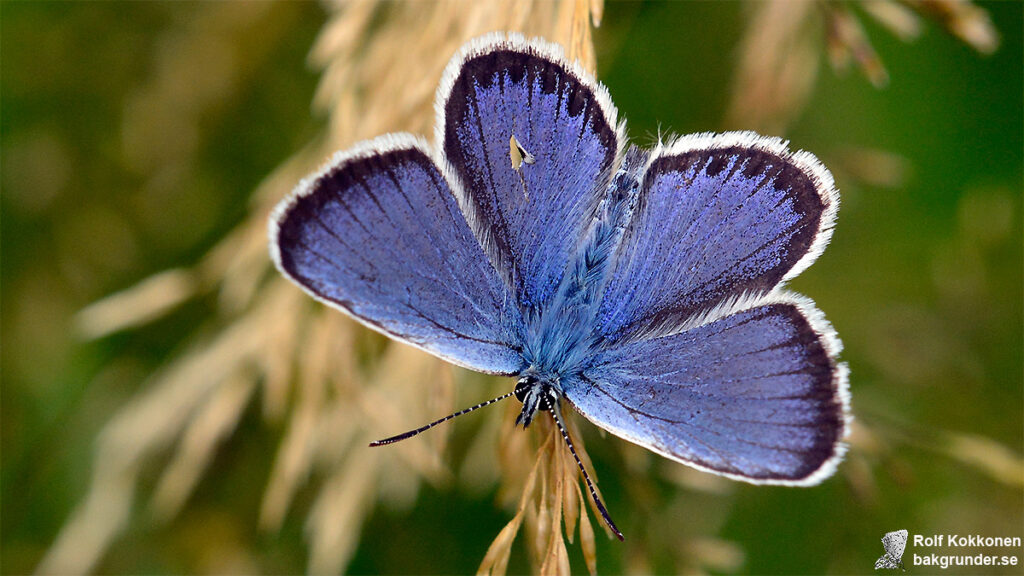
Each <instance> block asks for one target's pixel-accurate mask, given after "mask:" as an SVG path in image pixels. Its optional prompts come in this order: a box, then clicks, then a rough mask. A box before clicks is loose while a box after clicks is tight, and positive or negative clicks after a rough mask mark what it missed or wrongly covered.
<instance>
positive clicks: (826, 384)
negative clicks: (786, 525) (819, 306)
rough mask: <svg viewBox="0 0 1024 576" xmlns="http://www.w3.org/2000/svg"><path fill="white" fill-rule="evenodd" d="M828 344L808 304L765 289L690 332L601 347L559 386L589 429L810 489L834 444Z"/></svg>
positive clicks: (828, 467) (841, 402)
mask: <svg viewBox="0 0 1024 576" xmlns="http://www.w3.org/2000/svg"><path fill="white" fill-rule="evenodd" d="M838 348H839V343H838V340H836V339H835V337H834V334H833V332H832V329H831V327H830V326H829V325H828V323H827V322H826V321H825V320H824V318H823V317H822V316H821V314H820V312H818V311H817V310H816V309H815V308H814V306H813V304H812V303H811V302H810V301H809V300H807V299H805V298H802V297H799V296H796V295H792V294H776V295H775V296H774V297H773V298H772V299H766V300H765V301H764V302H763V303H762V304H761V305H758V306H755V307H752V308H749V309H747V310H744V311H741V312H737V313H735V314H732V315H729V316H726V317H724V318H720V319H718V320H715V321H712V322H709V323H706V324H703V325H701V326H699V327H696V328H693V329H691V330H686V331H683V332H680V333H676V334H673V335H669V336H662V337H659V338H651V339H647V340H639V341H634V342H628V343H623V344H621V345H619V346H615V347H611V348H609V349H608V350H606V351H604V352H602V353H599V354H597V355H596V356H595V357H594V359H593V360H594V361H593V363H592V364H591V365H590V367H588V368H587V369H585V370H584V371H583V373H582V375H581V376H580V377H579V378H575V379H568V380H566V381H564V382H563V390H564V392H565V395H566V397H567V398H568V399H569V401H570V402H571V403H572V404H573V405H574V406H575V407H576V409H577V410H579V411H580V412H581V413H582V414H583V415H584V416H586V417H587V418H588V419H589V420H591V421H593V422H594V423H596V424H597V425H598V426H601V427H602V428H605V429H606V430H608V431H609V432H611V433H613V434H615V435H617V436H620V437H622V438H625V439H626V440H629V441H632V442H634V443H636V444H639V445H641V446H644V447H646V448H649V449H651V450H653V451H655V452H657V453H660V454H662V455H664V456H667V457H669V458H671V459H673V460H677V461H680V462H683V463H685V464H689V465H692V466H694V467H697V468H699V469H702V470H706V471H710V472H715V473H718V474H722V475H725V476H729V477H731V478H735V479H739V480H745V481H748V482H753V483H765V484H791V485H810V484H815V483H817V482H819V481H821V480H822V479H823V478H825V477H827V476H829V475H831V473H832V472H833V471H834V469H835V466H836V465H837V464H838V462H839V460H840V459H841V457H842V453H843V451H844V446H843V444H842V443H841V442H840V440H841V439H842V438H843V436H844V434H845V430H846V423H847V419H848V416H847V410H848V408H847V404H848V399H847V392H846V367H845V366H844V365H841V364H837V363H836V362H835V356H836V354H837V353H838V351H839V350H838Z"/></svg>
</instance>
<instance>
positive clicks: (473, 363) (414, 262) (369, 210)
mask: <svg viewBox="0 0 1024 576" xmlns="http://www.w3.org/2000/svg"><path fill="white" fill-rule="evenodd" d="M270 250H271V254H272V256H273V258H274V261H275V262H276V263H277V266H278V268H280V270H281V272H283V273H284V274H285V276H287V277H288V278H290V279H291V280H293V281H294V282H295V283H297V284H298V285H299V286H301V287H302V288H303V289H305V290H306V291H307V292H309V293H310V294H311V295H312V296H313V297H315V298H317V299H319V300H321V301H323V302H325V303H327V304H329V305H331V306H334V307H335V308H339V309H341V310H342V311H344V312H347V313H349V314H351V315H352V316H354V317H355V318H356V319H357V320H360V321H361V322H363V323H364V324H366V325H368V326H370V327H371V328H374V329H376V330H378V331H380V332H383V333H385V334H388V335H389V336H392V337H394V338H398V339H400V340H404V341H406V342H408V343H410V344H412V345H414V346H417V347H419V348H422V349H424V350H427V351H429V352H432V353H433V354H436V355H438V356H440V357H442V358H444V359H446V360H449V361H451V362H453V363H455V364H459V365H461V366H465V367H468V368H473V369H475V370H480V371H484V372H492V373H501V374H512V373H516V372H518V371H519V370H520V368H521V366H520V364H521V363H522V359H521V357H520V355H519V353H518V344H517V342H518V341H517V336H516V334H517V332H516V330H517V327H518V325H519V315H518V311H517V310H516V307H515V306H514V305H513V304H512V299H511V297H510V294H509V293H508V291H507V290H506V288H505V286H504V284H503V283H502V281H501V279H500V278H499V276H498V275H497V273H496V272H495V270H494V268H493V267H492V266H491V264H490V262H489V261H488V259H487V256H486V255H485V254H484V252H483V249H482V248H481V247H480V244H479V243H478V242H477V240H476V238H475V237H474V236H473V234H472V232H471V231H470V230H469V226H468V225H467V223H466V220H465V218H464V217H463V215H462V213H461V212H460V210H459V207H458V205H457V203H456V201H455V198H454V196H453V195H452V193H451V189H450V187H449V186H448V184H447V183H446V182H445V180H444V178H443V177H442V175H441V172H440V171H439V169H438V168H437V166H436V164H435V163H434V161H433V160H431V159H430V156H429V153H428V152H427V148H426V145H425V144H424V143H423V142H421V141H419V140H417V139H415V138H413V137H412V136H408V135H392V136H385V137H382V138H378V139H376V140H373V141H370V142H367V143H364V144H362V145H360V146H357V147H356V148H355V149H354V150H352V151H350V152H347V153H345V154H342V155H339V156H338V157H336V158H335V159H334V160H333V161H332V162H331V163H330V164H329V165H328V166H327V167H326V168H325V169H324V170H322V171H321V172H320V173H319V174H317V175H316V176H313V177H312V178H310V179H307V180H305V181H303V182H302V183H301V184H299V187H298V188H297V189H296V191H295V192H294V193H293V194H292V196H290V197H289V198H287V199H285V200H283V201H282V202H281V204H280V205H278V207H277V209H276V210H275V211H274V214H273V216H272V217H271V221H270Z"/></svg>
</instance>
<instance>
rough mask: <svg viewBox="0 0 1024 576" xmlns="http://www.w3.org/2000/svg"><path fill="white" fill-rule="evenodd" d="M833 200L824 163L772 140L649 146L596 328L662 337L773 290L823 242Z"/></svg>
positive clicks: (707, 138)
mask: <svg viewBox="0 0 1024 576" xmlns="http://www.w3.org/2000/svg"><path fill="white" fill-rule="evenodd" d="M838 202H839V200H838V195H837V193H836V191H835V188H834V185H833V181H832V176H831V174H829V172H828V170H826V169H825V168H824V166H822V165H821V164H820V163H819V162H818V161H817V160H816V159H815V158H814V157H813V156H812V155H810V154H808V153H806V152H799V153H795V154H794V153H791V152H790V151H788V150H787V149H786V146H785V143H784V142H783V141H781V140H778V139H774V138H764V137H760V136H757V135H756V134H753V133H750V132H736V133H726V134H697V135H693V136H687V137H684V138H682V139H680V140H678V141H677V142H675V143H674V144H672V145H670V146H667V147H663V148H659V149H656V150H655V151H654V152H653V153H652V155H651V160H650V163H649V164H648V167H647V171H646V173H645V175H644V180H643V184H642V187H641V192H640V199H639V204H638V206H637V209H636V211H635V212H634V215H633V220H632V222H631V223H630V225H629V227H628V228H627V230H626V232H625V234H624V236H623V240H622V242H621V244H620V245H619V249H618V251H617V254H616V256H615V261H614V264H613V267H612V272H611V276H610V279H609V282H608V285H607V288H606V290H605V294H604V298H603V300H602V302H601V308H600V311H599V317H598V330H599V331H600V332H601V334H602V335H603V336H604V337H605V338H607V339H609V340H618V339H620V338H622V337H632V338H642V337H650V336H656V335H664V334H668V333H672V332H674V331H678V330H679V329H680V327H681V325H682V324H684V323H685V322H686V321H687V320H688V319H693V318H695V317H696V316H699V315H701V314H705V315H706V314H707V313H708V312H709V311H710V310H712V309H714V308H716V307H719V308H721V307H726V308H727V307H729V305H731V304H734V303H736V302H737V301H738V300H742V299H744V298H745V297H746V299H750V298H753V297H756V296H759V295H763V294H765V293H767V292H769V291H771V290H772V289H773V288H775V287H776V286H777V285H778V284H779V283H780V282H782V281H784V280H788V279H790V278H793V277H794V276H796V275H797V274H799V273H800V272H801V271H803V270H804V269H805V268H807V266H810V265H811V263H812V262H813V261H814V259H815V258H817V257H818V255H819V254H820V253H821V252H822V250H824V248H825V245H826V244H827V243H828V240H829V238H830V237H831V234H832V225H833V223H834V221H835V215H836V210H837V209H838ZM690 324H691V325H692V324H693V322H690Z"/></svg>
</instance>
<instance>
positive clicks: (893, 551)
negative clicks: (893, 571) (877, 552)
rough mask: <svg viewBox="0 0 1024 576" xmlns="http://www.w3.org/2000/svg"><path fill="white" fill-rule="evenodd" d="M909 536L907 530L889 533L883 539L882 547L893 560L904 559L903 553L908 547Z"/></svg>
mask: <svg viewBox="0 0 1024 576" xmlns="http://www.w3.org/2000/svg"><path fill="white" fill-rule="evenodd" d="M908 535H909V533H908V532H907V531H906V530H897V531H895V532H889V533H887V534H886V535H885V536H883V537H882V546H883V547H885V551H886V552H888V553H889V555H890V556H892V557H893V558H897V559H899V558H902V557H903V551H904V550H905V549H906V547H907V536H908Z"/></svg>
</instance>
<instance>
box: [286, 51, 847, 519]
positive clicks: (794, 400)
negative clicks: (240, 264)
mask: <svg viewBox="0 0 1024 576" xmlns="http://www.w3.org/2000/svg"><path fill="white" fill-rule="evenodd" d="M435 110H436V115H437V122H436V126H435V134H434V143H433V144H430V143H428V142H427V141H425V140H424V139H423V138H420V137H417V136H413V135H410V134H389V135H385V136H381V137H378V138H376V139H373V140H369V141H365V142H362V143H360V144H357V145H355V146H354V147H353V148H352V149H350V150H347V151H343V152H339V153H337V154H336V155H335V156H334V157H333V158H332V159H331V160H330V161H329V162H328V163H327V165H326V166H324V167H323V168H322V169H321V170H319V171H318V172H316V173H315V174H313V175H311V176H309V177H308V178H306V179H304V180H303V181H302V182H301V183H299V185H298V186H297V188H296V189H295V191H294V192H293V193H292V194H291V195H290V196H288V197H287V198H285V199H284V200H282V201H281V202H280V204H278V206H277V207H276V208H275V209H274V211H273V213H272V215H271V217H270V221H269V237H270V253H271V256H272V258H273V260H274V262H275V263H276V265H277V267H278V269H279V270H280V271H281V272H282V273H283V274H284V276H286V277H287V278H289V279H290V280H292V281H293V282H295V283H296V284H298V285H299V286H300V287H301V288H302V289H303V290H305V291H306V292H307V293H309V294H310V295H311V296H312V297H313V298H315V299H317V300H319V301H321V302H323V303H325V304H327V305H328V306H331V307H334V308H337V309H339V310H341V311H342V312H345V313H346V314H348V315H350V316H352V317H353V318H355V319H356V320H358V321H359V322H361V323H363V324H364V325H366V326H368V327H370V328H372V329H374V330H377V331H379V332H381V333H383V334H386V335H388V336H390V337H392V338H394V339H396V340H398V341H400V342H404V343H406V344H410V345H412V346H415V347H417V348H420V349H422V350H425V351H427V352H429V353H431V354H434V355H436V356H438V357H440V358H443V359H445V360H447V361H449V362H451V363H453V364H456V365H458V366H462V367H465V368H469V369H471V370H476V371H479V372H484V373H487V374H499V375H504V376H512V377H514V378H515V379H516V384H515V387H514V388H513V390H512V391H510V392H508V393H507V394H504V395H502V396H499V397H498V398H494V399H493V400H489V401H487V402H483V403H481V404H479V405H477V406H473V407H471V408H468V409H466V410H463V411H460V412H457V413H455V414H453V415H451V416H448V417H445V418H442V419H440V420H438V421H436V422H433V423H431V424H428V425H426V426H423V427H421V428H418V429H416V430H412V431H410V432H407V433H405V434H400V435H398V436H394V437H391V438H387V439H384V440H380V441H378V442H375V443H373V444H371V445H374V446H376V445H383V444H388V443H391V442H395V441H398V440H402V439H405V438H408V437H411V436H413V435H415V434H418V433H420V432H422V431H424V430H426V429H428V428H430V427H432V426H434V425H435V424H438V423H440V422H443V421H446V420H448V419H450V418H453V417H454V416H458V415H461V414H464V413H467V412H470V411H472V410H475V409H477V408H480V407H482V406H486V405H489V404H492V403H494V402H498V401H501V400H505V399H507V398H509V397H511V396H515V397H516V399H517V400H518V401H520V402H521V403H522V410H521V412H520V413H519V415H518V418H517V420H516V422H517V424H521V425H522V426H523V427H526V426H529V425H530V423H531V422H532V421H533V419H534V418H535V417H536V416H537V414H538V413H539V412H548V413H550V415H551V416H552V417H553V418H554V421H555V422H556V424H557V425H558V428H559V429H560V430H561V434H562V436H563V438H564V440H565V442H566V443H567V444H568V446H569V448H570V451H571V452H572V454H573V456H575V457H576V461H577V464H578V465H579V467H580V470H581V471H582V474H583V476H584V479H585V480H586V483H587V486H588V488H589V489H590V493H591V496H592V497H593V499H594V502H595V504H596V506H597V508H598V510H599V511H600V512H601V514H602V516H603V518H604V521H605V522H606V523H607V524H608V526H609V528H611V529H612V531H613V532H614V533H615V534H616V535H617V536H618V537H619V538H620V539H622V538H623V536H622V533H621V532H620V531H619V530H618V528H616V527H615V524H614V523H613V522H612V520H611V517H610V515H609V514H608V512H607V510H606V509H605V507H604V505H603V503H602V502H601V500H600V498H599V497H598V496H597V493H596V491H595V489H594V485H593V483H592V482H591V480H590V477H589V476H588V475H587V473H586V470H585V469H584V468H583V465H582V463H580V461H579V457H578V456H577V455H576V451H575V449H574V448H573V444H572V441H571V439H570V437H569V434H568V433H567V432H566V429H565V425H564V420H563V417H562V410H563V408H564V406H565V405H568V406H571V407H572V408H573V409H575V410H576V411H577V412H579V413H580V414H582V415H583V416H584V417H586V418H587V419H588V420H590V421H591V422H593V423H595V424H597V425H598V426H600V427H601V428H604V429H605V430H607V431H609V432H611V433H612V434H614V435H616V436H619V437H621V438H624V439H626V440H629V441H631V442H633V443H636V444H639V445H640V446H644V447H646V448H648V449H650V450H652V451H654V452H656V453H658V454H661V455H663V456H665V457H668V458H670V459H672V460H676V461H679V462H682V463H684V464H688V465H690V466H693V467H695V468H698V469H701V470H705V471H708V472H713V473H716V474H721V475H724V476H727V477H729V478H734V479H737V480H743V481H747V482H752V483H755V484H787V485H810V484H815V483H818V482H820V481H821V480H822V479H824V478H826V477H828V476H830V475H831V474H832V473H833V471H834V470H835V468H836V466H837V464H838V462H839V461H840V459H841V458H842V456H843V453H844V450H845V445H844V444H843V443H842V439H843V437H844V436H845V434H846V431H847V426H848V422H849V420H850V416H849V397H848V392H847V368H846V366H845V364H843V363H840V362H838V361H837V356H838V354H839V351H840V348H841V345H840V342H839V340H838V338H837V337H836V335H835V332H834V331H833V329H832V327H831V326H830V324H829V323H828V322H827V321H826V320H825V318H824V316H823V315H822V314H821V312H819V311H818V309H817V308H816V307H815V305H814V303H813V302H812V301H811V300H810V299H808V298H806V297H803V296H800V295H797V294H794V293H791V292H788V291H786V290H784V289H782V288H781V285H782V284H783V283H784V282H786V281H787V280H790V279H792V278H793V277H795V276H796V275H797V274H799V273H800V272H802V271H803V270H804V269H806V268H807V267H808V266H810V265H811V263H812V262H814V260H815V259H816V258H817V257H818V255H820V254H821V253H822V251H823V250H824V248H825V245H826V244H827V243H828V241H829V239H830V237H831V235H832V227H833V224H834V222H835V217H836V211H837V209H838V203H839V199H838V193H837V191H836V189H835V186H834V183H833V179H832V176H831V174H830V173H829V172H828V170H827V169H826V168H825V167H824V166H822V164H821V163H820V162H819V161H818V160H817V159H816V158H815V157H814V156H813V155H811V154H809V153H807V152H795V153H794V152H791V151H790V150H788V148H787V145H786V143H785V142H783V141H782V140H779V139H777V138H766V137H762V136H758V135H757V134H754V133H752V132H729V133H724V134H696V135H690V136H684V137H681V138H678V139H675V140H672V141H669V142H661V143H659V144H658V145H657V146H655V147H654V148H653V149H652V150H643V149H641V148H639V147H637V146H633V145H630V144H629V143H628V141H627V138H626V129H625V122H620V121H619V120H618V119H617V117H618V112H617V110H616V109H615V106H614V105H613V104H612V101H611V98H610V96H609V95H608V91H607V89H606V88H605V87H604V86H603V85H601V84H600V83H598V82H597V81H596V80H595V79H594V78H593V77H591V76H590V75H589V74H588V73H587V72H585V71H584V70H583V69H582V68H581V67H580V66H579V65H578V64H576V63H573V62H569V61H568V60H567V59H566V58H565V57H564V56H563V53H562V50H561V49H560V48H559V47H558V46H557V45H554V44H550V43H548V42H546V41H543V40H539V39H533V40H527V39H525V38H524V37H522V36H519V35H514V34H509V35H505V34H500V33H496V34H491V35H488V36H484V37H481V38H478V39H476V40H473V41H471V42H469V43H468V44H467V45H465V46H464V47H463V48H462V49H461V50H460V51H459V52H458V53H457V54H456V55H455V56H454V57H453V59H452V60H451V62H450V63H449V64H448V66H447V68H446V70H445V72H444V75H443V77H442V79H441V83H440V85H439V87H438V90H437V95H436V101H435Z"/></svg>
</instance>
